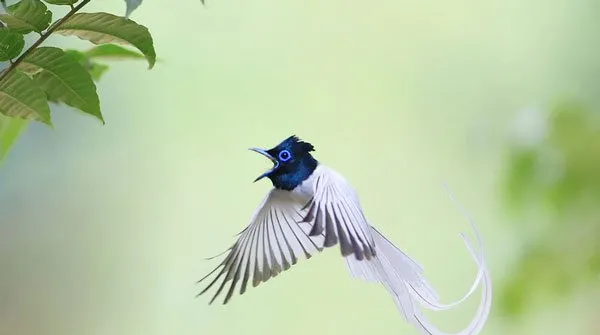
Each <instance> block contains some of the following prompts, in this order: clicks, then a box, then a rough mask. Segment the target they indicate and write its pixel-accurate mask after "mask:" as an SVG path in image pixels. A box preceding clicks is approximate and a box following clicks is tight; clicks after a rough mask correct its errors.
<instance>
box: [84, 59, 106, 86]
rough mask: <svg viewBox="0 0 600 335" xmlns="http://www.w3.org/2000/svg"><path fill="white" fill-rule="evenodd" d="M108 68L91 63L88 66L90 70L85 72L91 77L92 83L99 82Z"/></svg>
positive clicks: (104, 65)
mask: <svg viewBox="0 0 600 335" xmlns="http://www.w3.org/2000/svg"><path fill="white" fill-rule="evenodd" d="M108 68H109V67H108V65H106V64H100V63H95V62H93V63H91V64H90V68H89V69H87V70H88V72H89V73H90V75H91V76H92V79H94V81H98V80H100V78H102V76H103V75H104V73H106V71H108Z"/></svg>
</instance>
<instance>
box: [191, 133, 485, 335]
mask: <svg viewBox="0 0 600 335" xmlns="http://www.w3.org/2000/svg"><path fill="white" fill-rule="evenodd" d="M250 150H252V151H255V152H257V153H259V154H261V155H263V156H265V157H267V158H268V159H269V160H271V162H273V167H272V168H271V169H269V170H268V171H266V172H265V173H263V174H261V175H260V176H259V177H258V178H256V179H255V180H254V181H255V182H256V181H259V180H261V179H263V178H265V177H266V178H268V179H270V180H271V182H272V184H273V188H272V189H271V190H270V191H269V193H268V194H267V196H266V197H265V199H264V200H263V201H262V203H261V204H260V206H259V207H258V209H257V210H256V211H255V212H254V214H253V216H252V218H251V220H250V224H249V225H248V226H247V227H246V228H245V229H244V230H243V231H242V232H240V233H239V234H238V235H237V241H236V242H235V243H234V244H233V246H231V247H230V248H229V249H227V250H226V251H225V252H223V253H221V255H223V254H227V255H226V256H225V258H224V259H223V261H222V262H221V263H220V264H219V266H217V267H216V268H215V269H214V270H213V271H211V272H210V273H209V274H207V275H206V276H205V277H204V278H202V279H200V280H199V281H198V283H200V282H203V281H204V280H206V279H207V278H209V277H211V275H213V274H215V273H216V276H215V278H214V279H212V281H211V282H210V283H209V284H208V285H207V287H206V288H204V290H202V292H200V293H199V294H198V296H200V295H202V294H204V293H206V292H208V291H209V290H210V289H211V287H216V288H217V289H216V292H215V293H214V295H213V297H212V299H211V300H210V304H212V303H213V302H214V301H215V299H216V298H217V297H218V296H219V295H221V294H222V293H225V298H224V300H223V304H227V303H228V302H229V301H230V299H231V298H232V297H233V295H234V294H235V291H236V288H238V289H239V294H244V292H246V289H247V288H248V284H249V283H251V285H252V286H253V287H256V286H257V285H259V284H260V283H262V282H266V281H267V280H269V279H270V278H272V277H275V276H277V275H278V274H279V273H281V272H282V271H285V270H288V269H290V268H291V267H292V266H293V265H294V264H296V263H297V262H298V260H299V259H300V258H301V257H304V258H306V259H308V258H311V256H313V255H314V254H316V253H318V252H321V251H322V250H324V249H325V248H329V247H333V246H336V245H339V248H340V251H341V254H342V256H343V257H344V259H345V261H346V264H347V266H348V269H349V271H350V273H351V275H352V276H353V277H355V278H359V279H362V280H365V281H368V282H372V283H379V284H381V285H383V286H384V287H385V288H386V290H387V291H388V292H389V294H390V295H391V297H392V298H393V300H394V302H395V304H396V307H397V308H398V310H399V311H400V312H401V313H402V315H403V316H404V319H405V320H406V321H407V322H409V323H410V324H412V325H413V326H414V327H416V328H417V329H418V330H419V331H420V332H421V333H422V334H427V335H446V334H449V333H445V332H442V331H440V330H439V329H437V328H436V327H435V326H434V325H433V324H431V323H430V322H429V321H428V320H427V319H426V318H425V316H424V314H423V312H422V311H421V309H420V308H419V306H418V304H420V305H421V306H422V307H425V308H427V309H430V310H436V311H440V310H447V309H450V308H452V307H455V306H457V305H458V304H460V303H462V302H463V301H465V300H466V299H467V298H468V297H469V296H471V295H472V294H473V293H474V292H475V291H476V290H477V288H478V287H479V286H480V284H481V287H482V295H481V301H480V305H479V308H478V311H477V313H476V315H475V317H474V318H473V319H472V320H471V322H470V323H469V325H468V326H467V327H466V328H465V329H463V330H462V331H460V332H458V333H456V334H460V335H474V334H479V333H480V331H481V330H482V328H483V326H484V325H485V323H486V320H487V318H488V315H489V312H490V308H491V301H492V287H491V279H490V277H489V273H488V270H487V267H486V264H485V260H484V254H483V248H482V247H481V238H480V236H479V233H478V232H477V228H476V227H475V223H474V222H473V220H471V219H469V221H470V223H471V225H472V227H473V229H474V230H475V232H476V234H477V241H478V244H479V249H480V251H479V253H476V252H475V250H474V249H473V247H472V245H471V244H470V242H469V240H468V239H467V238H466V237H465V236H464V235H462V234H461V237H462V238H463V240H464V242H465V243H466V246H467V248H468V249H469V251H470V253H471V255H472V256H473V258H474V260H475V263H476V264H477V266H478V274H477V277H476V279H475V280H474V282H473V284H472V286H471V289H470V290H469V292H468V293H466V294H465V295H464V296H463V297H462V298H461V299H459V300H458V301H455V302H452V303H442V302H440V300H439V297H438V295H437V293H436V292H435V290H434V289H433V288H432V287H431V285H430V284H429V283H428V282H427V279H426V278H425V277H424V276H423V268H422V267H421V266H420V265H419V264H418V263H417V262H415V261H414V260H412V259H411V258H410V257H409V256H408V255H406V254H405V253H404V252H402V251H401V250H400V249H398V248H397V247H395V246H394V245H393V244H392V242H390V241H389V240H388V239H387V238H386V237H384V236H383V235H382V234H381V233H380V232H379V230H377V229H376V228H375V227H373V226H372V225H371V224H370V223H369V221H368V220H367V218H366V217H365V214H364V213H363V210H362V208H361V205H360V202H359V197H358V194H357V193H356V191H355V190H354V189H353V188H352V186H351V185H350V184H349V183H348V182H347V181H346V179H344V177H342V176H341V175H340V174H339V173H337V172H336V171H334V170H333V169H331V168H329V167H327V166H325V165H323V164H321V163H320V162H319V161H317V160H316V159H315V158H314V157H313V155H312V154H311V152H313V151H315V149H314V147H313V145H312V144H310V143H308V142H305V141H302V140H300V139H299V138H298V137H296V136H295V135H294V136H290V137H289V138H287V139H285V140H284V141H282V142H281V143H280V144H278V145H277V146H275V147H274V148H272V149H269V150H266V149H260V148H250ZM452 200H453V201H454V199H452ZM465 215H466V214H465ZM215 257H218V256H215ZM213 258H214V257H213ZM219 269H220V271H219ZM217 271H218V272H217ZM228 283H230V284H229V285H227V284H228ZM238 284H239V286H238Z"/></svg>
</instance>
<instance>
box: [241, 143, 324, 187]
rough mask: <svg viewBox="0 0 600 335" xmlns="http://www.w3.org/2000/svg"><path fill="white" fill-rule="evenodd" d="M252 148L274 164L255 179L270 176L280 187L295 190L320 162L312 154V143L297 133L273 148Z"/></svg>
mask: <svg viewBox="0 0 600 335" xmlns="http://www.w3.org/2000/svg"><path fill="white" fill-rule="evenodd" d="M250 150H252V151H256V152H258V153H260V154H262V155H264V156H265V157H267V158H269V159H270V160H271V161H272V162H273V164H274V166H273V168H272V169H270V170H269V171H267V172H265V173H263V174H262V175H260V176H259V177H258V178H256V180H254V181H255V182H256V181H259V180H261V179H262V178H264V177H268V178H269V179H271V182H272V183H273V186H274V187H275V188H278V189H283V190H288V191H290V190H293V189H294V188H296V186H298V185H300V184H301V183H302V182H303V181H304V180H306V179H307V178H308V177H310V175H311V174H312V173H313V171H314V170H315V169H316V168H317V165H318V164H319V163H318V162H317V160H316V159H314V158H313V156H312V155H311V154H310V152H311V151H314V150H315V148H314V147H313V146H312V144H310V143H308V142H304V141H302V140H300V139H299V138H298V137H296V136H295V135H294V136H290V137H288V138H287V139H285V140H283V142H281V143H279V144H278V145H277V146H276V147H274V148H272V149H269V150H265V149H260V148H250Z"/></svg>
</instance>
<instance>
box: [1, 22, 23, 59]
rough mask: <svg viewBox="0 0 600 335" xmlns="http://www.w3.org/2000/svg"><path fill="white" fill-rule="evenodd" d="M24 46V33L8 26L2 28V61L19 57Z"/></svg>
mask: <svg viewBox="0 0 600 335" xmlns="http://www.w3.org/2000/svg"><path fill="white" fill-rule="evenodd" d="M24 47H25V39H24V38H23V35H21V34H18V33H15V32H14V31H12V30H10V29H8V28H0V62H5V61H7V60H11V59H13V58H17V56H19V54H20V53H21V51H23V48H24Z"/></svg>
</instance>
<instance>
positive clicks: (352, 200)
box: [302, 166, 376, 260]
mask: <svg viewBox="0 0 600 335" xmlns="http://www.w3.org/2000/svg"><path fill="white" fill-rule="evenodd" d="M312 187H313V189H312V192H313V197H312V199H311V200H310V201H309V202H308V204H307V205H306V206H305V209H308V211H307V212H306V214H305V216H304V218H303V220H302V222H307V223H310V224H311V225H312V228H311V230H310V232H309V234H308V235H309V236H311V237H317V236H320V235H324V237H325V240H324V242H323V246H324V247H326V248H328V247H332V246H334V245H336V244H338V243H339V244H340V249H341V252H342V255H343V256H344V257H346V256H348V255H352V254H354V256H355V257H356V259H357V260H363V259H372V258H373V257H375V256H376V252H375V242H374V241H373V236H372V234H371V231H370V225H369V223H368V221H367V219H366V217H365V215H364V214H363V211H362V208H361V206H360V202H359V199H358V195H357V194H356V192H355V191H354V189H353V188H352V187H351V186H350V184H349V183H348V182H347V181H346V180H345V179H344V178H343V177H342V176H341V175H339V174H338V173H337V172H335V171H333V170H331V169H329V168H326V167H323V166H321V167H320V168H319V170H318V172H317V173H316V175H315V176H314V182H313V184H312Z"/></svg>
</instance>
